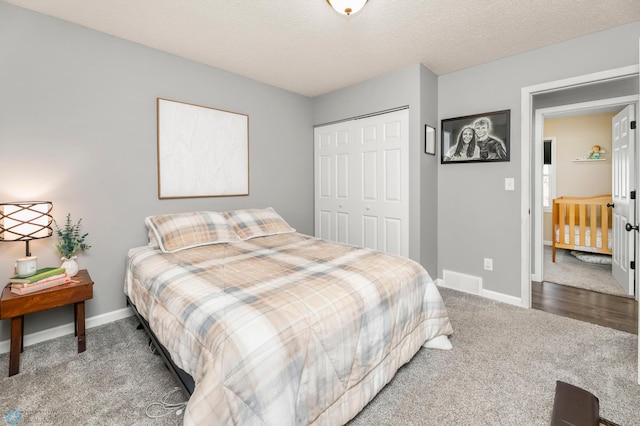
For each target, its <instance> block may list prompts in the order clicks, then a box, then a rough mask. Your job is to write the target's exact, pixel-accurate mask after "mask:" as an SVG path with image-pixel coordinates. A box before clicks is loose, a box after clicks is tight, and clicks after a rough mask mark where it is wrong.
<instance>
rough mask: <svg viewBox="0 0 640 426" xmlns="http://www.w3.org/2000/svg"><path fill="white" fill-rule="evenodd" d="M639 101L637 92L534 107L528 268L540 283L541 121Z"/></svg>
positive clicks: (542, 258) (542, 232)
mask: <svg viewBox="0 0 640 426" xmlns="http://www.w3.org/2000/svg"><path fill="white" fill-rule="evenodd" d="M638 100H639V97H638V95H630V96H621V97H617V98H609V99H599V100H596V101H589V102H580V103H576V104H567V105H558V106H554V107H547V108H539V109H537V110H535V111H534V112H535V118H534V129H533V131H534V134H535V136H534V141H533V147H534V148H533V164H532V167H533V171H532V176H533V181H532V182H531V187H532V189H533V201H532V202H533V205H534V206H536V208H534V209H533V228H532V239H533V250H534V251H533V254H534V256H533V264H532V266H533V269H532V271H531V280H532V281H537V282H542V279H543V276H544V267H543V264H544V211H543V210H542V208H539V207H540V206H542V188H541V187H540V185H536V182H538V183H539V182H541V181H542V161H543V158H542V143H543V141H544V120H545V119H546V118H548V117H549V116H551V118H552V117H553V116H554V115H558V114H564V113H575V112H580V113H585V114H588V111H590V110H597V109H599V108H607V107H618V106H619V107H623V108H624V107H625V106H627V105H630V104H633V105H636V104H637V102H638Z"/></svg>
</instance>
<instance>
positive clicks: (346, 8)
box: [327, 0, 367, 15]
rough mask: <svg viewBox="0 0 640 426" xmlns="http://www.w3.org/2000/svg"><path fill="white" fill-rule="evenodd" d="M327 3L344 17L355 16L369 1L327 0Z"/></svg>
mask: <svg viewBox="0 0 640 426" xmlns="http://www.w3.org/2000/svg"><path fill="white" fill-rule="evenodd" d="M327 3H329V5H330V6H331V7H332V8H333V10H335V11H336V12H338V13H341V14H342V15H353V14H354V13H358V12H359V11H360V9H362V8H363V7H364V5H365V4H366V3H367V0H327Z"/></svg>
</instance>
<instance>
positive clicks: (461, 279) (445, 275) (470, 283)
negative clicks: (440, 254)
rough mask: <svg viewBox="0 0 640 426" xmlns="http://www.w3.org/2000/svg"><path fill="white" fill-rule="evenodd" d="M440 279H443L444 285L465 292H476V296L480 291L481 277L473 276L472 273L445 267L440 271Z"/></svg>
mask: <svg viewBox="0 0 640 426" xmlns="http://www.w3.org/2000/svg"><path fill="white" fill-rule="evenodd" d="M442 280H443V281H444V287H448V288H452V289H454V290H460V291H464V292H466V293H471V294H477V295H478V296H479V295H481V293H482V278H481V277H474V276H472V275H467V274H461V273H459V272H453V271H447V270H446V269H445V270H443V271H442Z"/></svg>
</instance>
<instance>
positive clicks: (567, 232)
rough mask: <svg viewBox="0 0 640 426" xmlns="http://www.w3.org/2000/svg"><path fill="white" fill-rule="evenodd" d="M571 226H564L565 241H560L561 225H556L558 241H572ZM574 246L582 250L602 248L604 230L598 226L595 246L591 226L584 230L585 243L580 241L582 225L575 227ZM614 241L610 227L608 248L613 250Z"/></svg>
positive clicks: (567, 242)
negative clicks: (592, 241)
mask: <svg viewBox="0 0 640 426" xmlns="http://www.w3.org/2000/svg"><path fill="white" fill-rule="evenodd" d="M570 229H571V228H570V226H569V225H565V226H564V242H562V241H560V239H561V237H560V227H559V226H556V242H558V243H562V244H567V245H569V244H571V242H570ZM573 232H574V248H575V249H576V250H581V251H589V250H593V249H601V248H602V230H601V229H600V228H596V238H595V246H594V245H593V244H592V243H591V228H590V227H587V228H585V231H584V240H585V242H584V244H581V243H580V227H579V226H575V227H574V230H573ZM612 243H613V238H612V232H611V229H608V233H607V248H608V249H609V250H611V248H612Z"/></svg>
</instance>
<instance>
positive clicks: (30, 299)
mask: <svg viewBox="0 0 640 426" xmlns="http://www.w3.org/2000/svg"><path fill="white" fill-rule="evenodd" d="M92 297H93V281H92V280H91V277H90V276H89V273H88V272H87V270H86V269H83V270H81V271H79V272H78V274H77V275H76V276H74V277H73V278H71V282H70V283H67V284H62V285H59V286H56V287H51V288H48V289H45V290H42V291H38V292H35V293H30V294H25V295H17V294H14V293H11V289H10V288H9V287H5V289H4V290H3V291H2V298H1V299H0V319H11V349H10V353H9V376H13V375H14V374H18V373H19V372H20V352H22V351H23V350H24V342H23V338H24V316H25V315H26V314H32V313H34V312H40V311H44V310H47V309H52V308H57V307H59V306H65V305H70V304H72V303H73V310H74V314H75V321H74V322H75V333H76V336H77V337H78V353H80V352H84V351H85V350H86V348H87V342H86V340H85V327H84V301H85V300H88V299H91V298H92Z"/></svg>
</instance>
